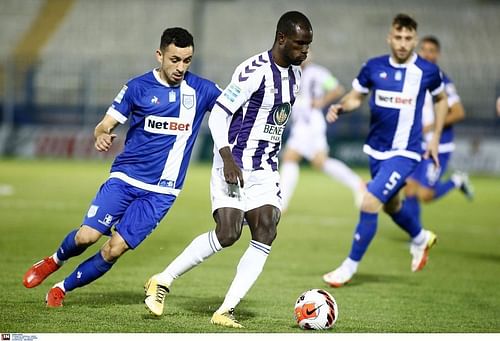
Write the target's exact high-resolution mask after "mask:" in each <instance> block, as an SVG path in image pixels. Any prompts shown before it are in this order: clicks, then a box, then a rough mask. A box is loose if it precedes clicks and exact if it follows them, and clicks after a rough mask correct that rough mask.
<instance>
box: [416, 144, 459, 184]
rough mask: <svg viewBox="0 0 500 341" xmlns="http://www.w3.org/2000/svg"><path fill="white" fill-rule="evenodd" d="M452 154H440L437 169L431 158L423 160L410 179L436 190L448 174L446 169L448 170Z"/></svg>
mask: <svg viewBox="0 0 500 341" xmlns="http://www.w3.org/2000/svg"><path fill="white" fill-rule="evenodd" d="M450 157H451V153H442V154H439V165H440V167H439V168H437V167H436V165H434V161H433V160H432V159H431V158H429V159H427V160H422V161H421V162H420V163H419V164H418V166H417V168H416V169H415V171H414V172H413V174H412V175H410V179H413V180H415V181H417V182H418V183H419V184H421V185H422V186H424V187H427V188H430V189H434V188H435V187H436V186H437V184H438V183H439V180H440V179H441V177H442V176H443V174H444V173H446V169H448V162H449V161H450Z"/></svg>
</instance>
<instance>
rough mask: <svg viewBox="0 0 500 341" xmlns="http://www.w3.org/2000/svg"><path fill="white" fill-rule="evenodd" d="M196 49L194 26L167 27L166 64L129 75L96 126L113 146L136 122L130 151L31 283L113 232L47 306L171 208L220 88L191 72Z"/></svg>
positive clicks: (28, 277) (98, 137)
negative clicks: (122, 129)
mask: <svg viewBox="0 0 500 341" xmlns="http://www.w3.org/2000/svg"><path fill="white" fill-rule="evenodd" d="M193 52H194V42H193V36H192V35H191V34H190V33H189V32H188V31H186V30H185V29H183V28H179V27H175V28H168V29H166V30H165V31H164V32H163V34H162V37H161V42H160V48H159V49H158V50H157V51H156V57H157V60H158V63H159V64H160V67H159V68H157V69H154V70H152V71H149V72H147V73H145V74H143V75H141V76H138V77H135V78H133V79H131V80H129V81H128V82H127V84H126V85H125V86H124V87H123V88H122V90H121V91H120V93H119V94H118V95H117V96H116V98H115V99H114V101H113V104H112V105H111V106H110V107H109V109H108V110H107V112H106V114H105V116H104V118H103V119H102V121H101V122H99V124H98V125H97V126H96V128H95V131H94V136H95V148H96V149H97V150H98V151H100V152H106V151H108V150H109V149H110V147H111V145H112V143H113V139H114V138H115V137H116V135H115V134H113V129H114V128H115V127H117V126H118V124H120V123H121V124H123V123H125V122H126V121H127V120H130V128H129V130H128V133H127V137H126V141H125V146H124V150H123V151H122V152H121V153H120V154H119V155H118V156H117V157H116V159H115V160H114V162H113V165H112V166H111V173H110V177H109V179H108V180H107V181H106V182H105V183H104V184H103V185H102V186H101V188H100V189H99V191H98V193H97V195H96V197H95V198H94V200H93V201H92V204H91V206H90V208H89V210H88V212H87V214H86V216H85V218H84V220H83V223H82V224H81V226H80V227H79V228H78V229H75V230H73V231H71V232H70V233H69V234H68V235H67V236H66V237H65V238H64V240H63V241H62V243H61V245H60V247H59V248H58V250H57V251H56V252H55V253H54V254H53V255H52V256H50V257H46V258H44V259H43V260H41V261H39V262H38V263H36V264H34V265H33V266H32V267H31V268H30V269H29V270H28V271H27V272H26V274H25V275H24V278H23V283H24V286H25V287H27V288H33V287H36V286H37V285H39V284H40V283H42V282H43V281H44V280H45V278H47V276H49V275H50V274H51V273H53V272H54V271H56V270H58V269H59V268H60V267H61V266H62V265H63V263H64V262H66V261H67V260H68V259H70V258H71V257H75V256H78V255H80V254H81V253H83V252H84V251H85V250H86V249H87V248H88V247H89V246H90V245H92V244H94V243H95V242H97V241H98V240H99V239H100V238H101V236H102V235H103V234H105V235H111V238H110V239H109V240H108V241H106V243H104V245H103V246H102V248H101V249H100V250H99V251H98V252H97V253H96V254H95V255H93V256H92V257H90V258H88V259H87V260H86V261H84V262H83V263H81V264H80V265H78V266H77V267H76V269H75V270H74V272H73V273H71V274H70V275H69V276H68V277H66V278H65V279H64V280H63V281H61V282H59V283H57V284H56V285H54V286H53V287H52V288H51V289H50V291H49V292H48V294H47V297H46V302H47V306H49V307H61V306H62V305H63V300H64V297H65V295H66V294H67V293H68V292H69V291H72V290H74V289H76V288H79V287H82V286H84V285H87V284H89V283H91V282H92V281H94V280H96V279H97V278H99V277H101V276H103V275H104V274H105V273H106V272H107V271H109V270H110V269H111V267H112V266H113V265H114V263H115V262H116V261H117V259H118V258H119V257H120V256H121V255H123V254H124V253H125V252H126V251H128V250H129V249H135V248H136V247H137V246H139V244H140V243H141V242H142V241H143V240H144V239H145V238H146V237H147V236H148V235H149V234H150V233H151V232H152V231H153V230H154V229H155V228H156V226H157V225H158V223H159V222H160V220H161V219H162V218H163V217H164V216H165V215H166V214H167V212H168V211H169V209H170V208H171V207H172V205H173V203H174V201H175V199H176V197H177V195H178V194H179V192H180V190H181V189H182V186H183V183H184V179H185V176H186V171H187V167H188V164H189V159H190V156H191V152H192V149H193V144H194V141H195V139H196V136H197V135H198V131H199V129H200V126H201V123H202V121H203V117H204V115H205V113H206V112H207V111H210V110H211V109H212V107H213V106H214V104H215V101H216V99H217V98H218V97H219V95H220V93H221V91H220V90H219V88H218V87H217V86H216V85H215V84H214V83H213V82H210V81H208V80H206V79H203V78H201V77H198V76H196V75H194V74H192V73H190V72H189V71H188V68H189V66H190V65H191V61H192V58H193ZM113 226H115V229H114V231H113V232H112V233H111V229H112V227H113Z"/></svg>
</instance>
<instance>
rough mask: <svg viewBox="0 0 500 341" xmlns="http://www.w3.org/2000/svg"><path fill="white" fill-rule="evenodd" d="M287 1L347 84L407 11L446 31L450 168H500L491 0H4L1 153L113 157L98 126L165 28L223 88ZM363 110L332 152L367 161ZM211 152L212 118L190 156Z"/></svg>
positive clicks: (265, 37)
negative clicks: (455, 117)
mask: <svg viewBox="0 0 500 341" xmlns="http://www.w3.org/2000/svg"><path fill="white" fill-rule="evenodd" d="M288 10H299V11H302V12H304V13H305V14H306V15H307V16H308V17H309V18H310V20H311V22H312V24H313V28H314V42H313V44H312V51H313V53H314V60H315V62H317V63H319V64H322V65H324V66H325V67H327V68H328V69H330V70H331V71H332V72H333V74H334V75H335V76H336V77H337V78H338V79H339V80H340V82H341V83H342V84H343V85H344V87H346V88H347V89H349V88H350V84H351V81H352V79H353V78H354V77H355V76H356V75H357V72H358V71H359V69H360V67H361V65H362V63H363V62H364V61H365V60H366V59H368V58H370V57H373V56H376V55H380V54H385V53H388V52H389V49H388V46H387V43H386V37H387V33H388V31H389V28H390V24H391V21H392V18H393V17H394V16H395V14H397V13H399V12H404V13H408V14H410V15H412V16H413V17H414V18H415V19H416V20H417V22H418V24H419V28H418V32H419V35H420V36H423V35H427V34H433V35H435V36H437V37H438V38H439V39H440V40H441V44H442V57H441V63H440V64H441V67H442V69H443V70H444V71H445V72H446V73H447V74H448V75H449V76H450V77H451V78H452V79H453V80H454V82H455V85H456V87H457V90H458V93H459V95H460V96H461V99H462V102H463V104H464V107H465V109H466V115H467V117H466V119H465V121H463V122H461V123H459V124H458V125H457V126H456V135H457V145H458V147H457V150H456V151H455V153H454V155H453V160H452V163H451V167H452V168H459V169H462V170H466V171H469V172H475V173H487V174H497V175H500V117H498V116H497V114H496V110H495V102H496V99H497V97H498V96H500V1H494V0H440V1H436V0H419V1H403V0H399V1H390V0H335V1H333V0H330V1H328V0H308V1H304V0H301V1H298V0H253V1H244V0H205V1H203V0H142V1H135V0H0V157H20V158H70V159H72V158H75V159H87V158H103V157H113V156H114V155H115V153H116V152H118V151H119V146H118V147H117V148H115V150H114V151H113V153H110V154H106V155H104V154H98V153H97V152H95V151H94V149H93V135H92V132H93V128H94V126H95V124H96V123H97V122H98V121H99V120H100V119H101V117H102V116H103V114H104V113H105V111H106V109H107V107H108V106H109V105H110V104H111V102H112V100H113V99H114V97H115V96H116V94H117V93H118V92H119V90H120V89H121V87H122V85H123V84H124V83H125V82H126V81H127V80H128V79H129V78H131V77H133V76H136V75H139V74H142V73H144V72H146V71H148V70H151V69H152V68H154V67H156V66H157V63H156V59H155V55H154V52H155V50H156V49H157V48H158V46H159V41H160V36H161V33H162V32H163V30H164V29H165V28H167V27H172V26H182V27H185V28H187V29H188V30H189V31H191V32H192V33H193V35H194V37H195V59H194V63H193V66H192V69H191V71H193V72H196V73H198V74H200V75H202V76H204V77H206V78H209V79H211V80H214V81H215V82H217V83H218V84H219V85H220V86H221V87H225V86H226V85H227V83H228V82H229V80H230V78H231V75H232V72H233V70H234V68H235V67H236V66H237V65H238V64H239V63H240V62H242V61H243V60H244V59H246V58H248V57H250V56H251V55H254V54H257V53H259V52H261V51H264V50H267V49H269V48H270V47H271V46H272V43H273V39H274V34H275V27H276V22H277V20H278V18H279V17H280V16H281V14H283V13H284V12H286V11H288ZM368 117H369V114H368V108H367V106H366V105H365V106H363V107H362V108H361V109H360V110H359V111H358V112H356V113H354V114H352V115H348V116H345V117H342V119H341V120H339V121H338V123H335V124H334V125H331V126H330V127H329V135H328V136H329V141H330V142H331V154H332V155H334V156H335V157H337V158H340V159H342V160H344V161H346V162H347V163H349V164H350V165H354V166H363V165H365V163H366V162H367V157H366V156H365V155H364V154H363V153H362V151H361V145H362V143H363V139H364V138H365V136H366V133H367V129H368V123H369V119H368ZM124 131H125V129H123V128H122V133H123V132H124ZM121 141H122V142H123V138H122V139H121ZM211 155H212V142H211V138H210V135H209V131H208V128H207V127H206V125H205V127H204V128H203V129H202V131H201V132H200V137H199V139H198V142H197V147H196V150H195V152H194V153H193V157H194V158H196V159H197V160H210V159H211Z"/></svg>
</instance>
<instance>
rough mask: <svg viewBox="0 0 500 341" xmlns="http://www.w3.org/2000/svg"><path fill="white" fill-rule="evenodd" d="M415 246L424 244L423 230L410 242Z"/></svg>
mask: <svg viewBox="0 0 500 341" xmlns="http://www.w3.org/2000/svg"><path fill="white" fill-rule="evenodd" d="M411 242H412V243H413V244H415V245H422V243H424V242H425V230H424V229H422V230H420V232H419V233H418V234H417V235H416V236H415V237H414V238H413V239H412V240H411Z"/></svg>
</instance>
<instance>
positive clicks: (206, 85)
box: [107, 70, 221, 195]
mask: <svg viewBox="0 0 500 341" xmlns="http://www.w3.org/2000/svg"><path fill="white" fill-rule="evenodd" d="M220 93H221V91H220V90H219V88H218V87H217V86H216V85H215V84H214V83H213V82H211V81H208V80H206V79H203V78H201V77H198V76H196V75H194V74H192V73H189V72H187V73H186V74H185V77H184V80H183V81H182V83H181V84H180V85H179V86H175V87H174V86H169V85H168V83H166V82H165V81H163V80H162V79H161V78H160V76H159V74H158V72H157V71H156V70H153V71H150V72H147V73H145V74H144V75H142V76H138V77H136V78H133V79H131V80H130V81H128V82H127V84H126V85H125V86H124V87H123V88H122V90H121V91H120V93H119V94H118V95H117V96H116V98H115V99H114V101H113V104H112V105H111V107H109V109H108V111H107V114H108V115H111V116H112V117H114V118H115V119H116V120H117V121H119V122H120V123H125V121H127V119H128V120H129V121H130V128H129V130H128V133H127V137H126V139H125V146H124V150H123V152H122V153H120V154H119V155H118V156H117V157H116V159H115V161H114V163H113V165H112V166H111V174H110V177H111V178H119V179H121V180H123V181H125V182H127V183H129V184H131V185H133V186H135V187H139V188H141V189H145V190H149V191H152V192H157V193H165V194H173V195H177V194H179V191H180V189H181V188H182V185H183V183H184V178H185V176H186V171H187V166H188V164H189V159H190V156H191V152H192V150H193V145H194V142H195V139H196V136H197V135H198V131H199V130H200V126H201V123H202V120H203V117H204V115H205V113H206V112H207V111H210V110H211V109H212V107H213V106H214V104H215V101H216V99H217V97H219V95H220Z"/></svg>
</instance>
